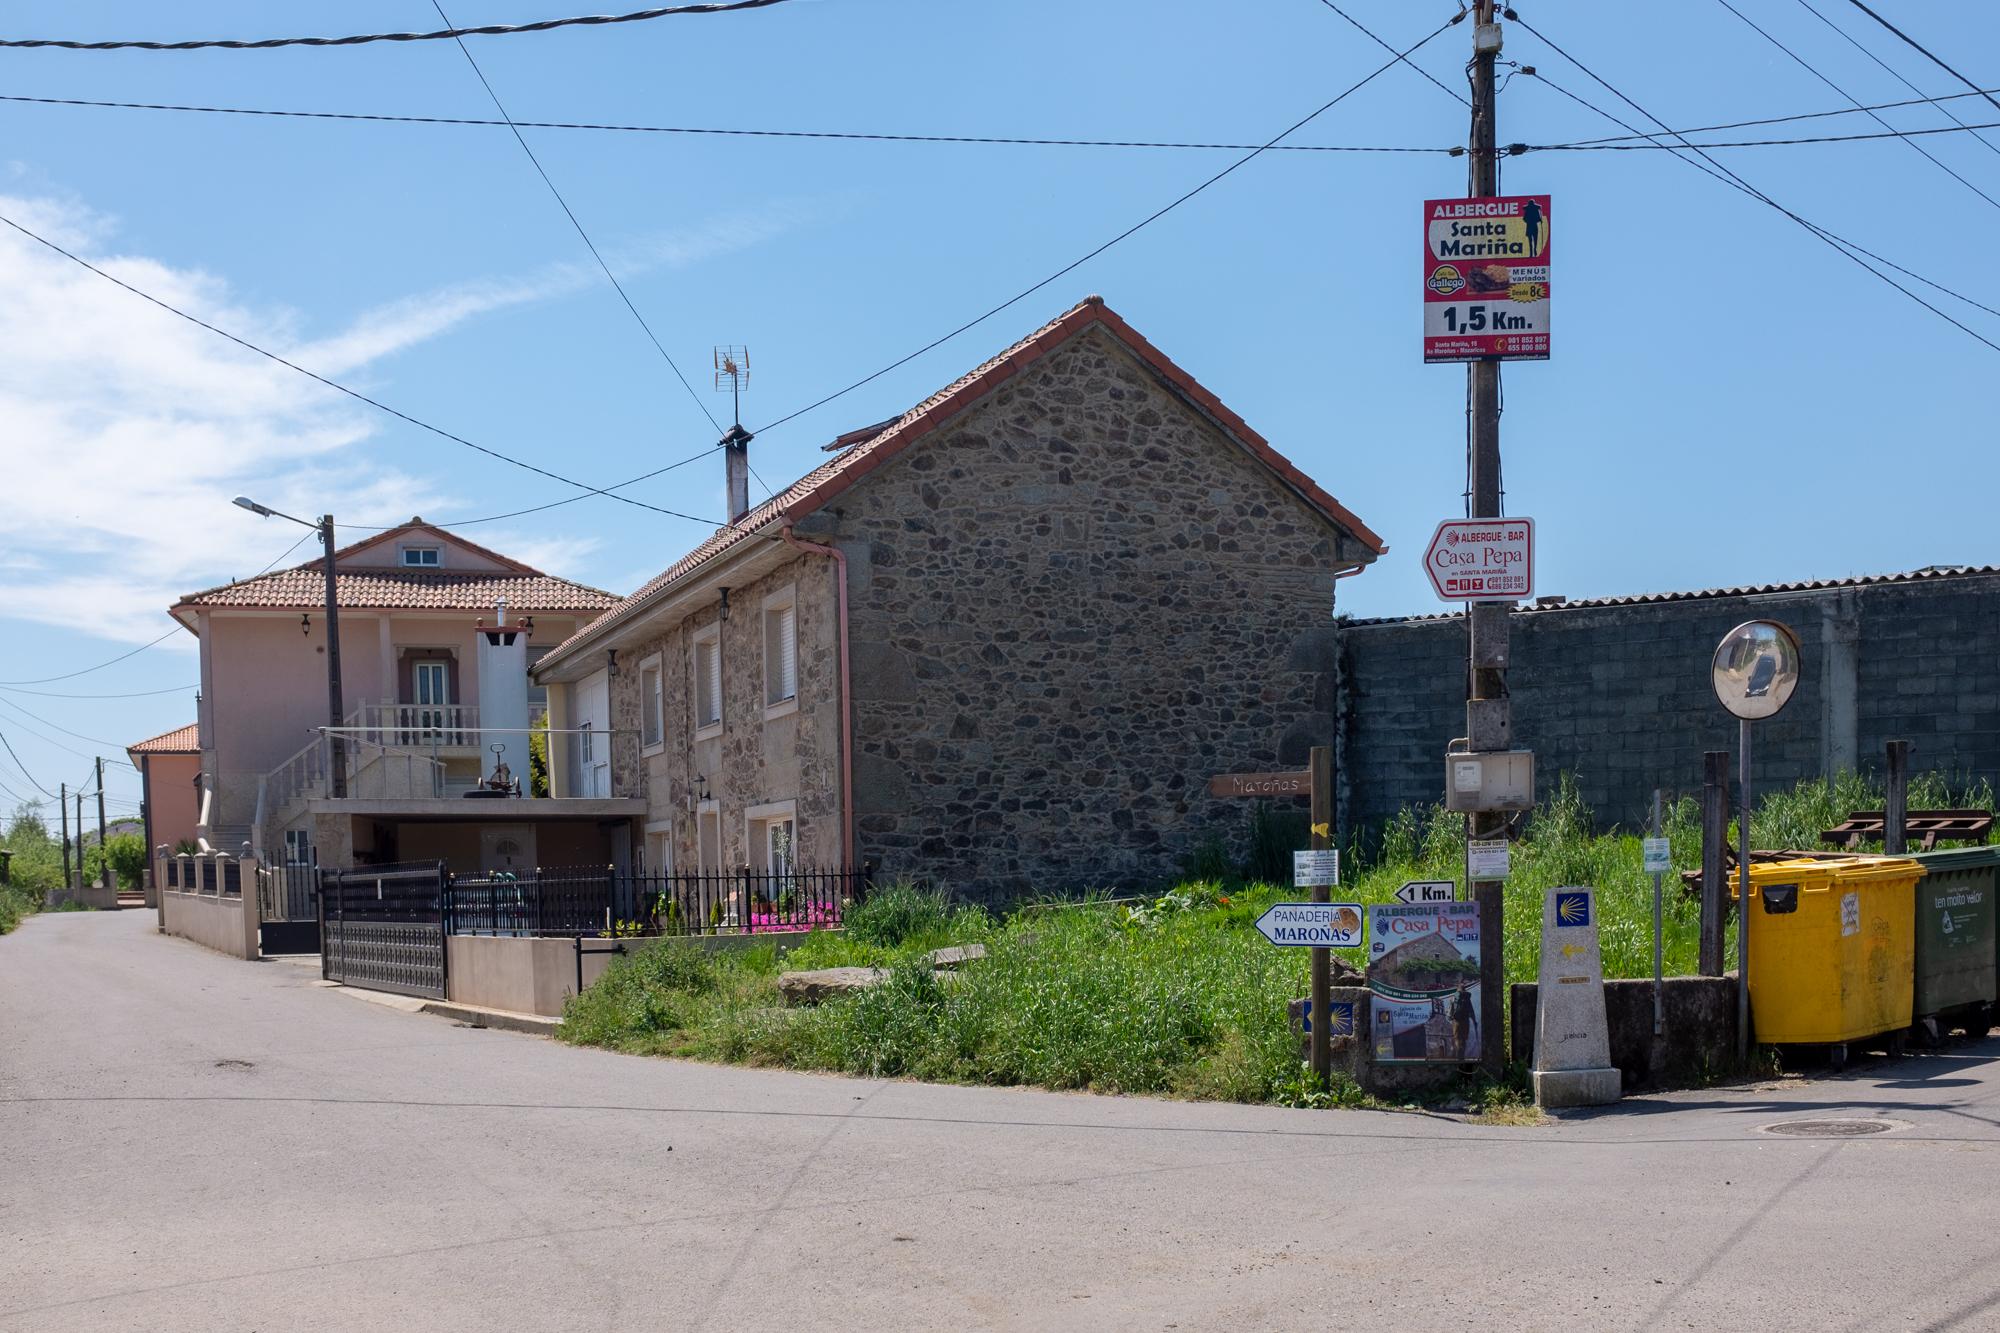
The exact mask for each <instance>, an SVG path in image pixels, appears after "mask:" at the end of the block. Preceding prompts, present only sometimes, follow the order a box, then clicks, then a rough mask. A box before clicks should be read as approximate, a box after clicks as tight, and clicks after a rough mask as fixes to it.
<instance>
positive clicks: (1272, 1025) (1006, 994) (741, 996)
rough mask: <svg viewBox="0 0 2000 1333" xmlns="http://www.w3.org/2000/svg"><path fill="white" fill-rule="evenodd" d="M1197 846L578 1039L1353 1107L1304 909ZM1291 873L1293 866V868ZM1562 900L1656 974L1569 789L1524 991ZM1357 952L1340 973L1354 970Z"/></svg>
mask: <svg viewBox="0 0 2000 1333" xmlns="http://www.w3.org/2000/svg"><path fill="white" fill-rule="evenodd" d="M1881 800H1882V798H1881V793H1880V791H1879V790H1878V789H1874V788H1871V787H1870V786H1869V785H1868V784H1867V783H1866V782H1864V781H1863V780H1861V779H1857V778H1854V777H1852V776H1846V777H1843V778H1841V779H1839V780H1838V781H1837V782H1836V783H1834V784H1833V785H1832V786H1831V788H1829V787H1828V786H1827V785H1826V784H1821V783H1810V784H1802V785H1801V786H1800V787H1798V788H1795V789H1793V790H1790V791H1783V792H1776V793H1773V794H1772V795H1771V796H1769V797H1768V798H1766V799H1765V801H1764V802H1763V803H1762V804H1761V805H1760V806H1759V807H1758V810H1757V812H1756V814H1755V816H1754V817H1753V831H1754V832H1755V834H1756V842H1757V844H1758V845H1759V846H1765V847H1768V846H1798V847H1811V846H1813V845H1815V844H1816V843H1817V841H1818V836H1819V832H1820V830H1822V829H1824V828H1828V827H1831V826H1832V825H1833V824H1834V823H1836V822H1838V820H1839V819H1841V818H1844V817H1845V816H1846V814H1847V812H1848V811H1849V810H1850V809H1861V808H1868V807H1879V806H1880V804H1881ZM1910 804H1911V806H1912V807H1913V808H1922V807H1924V806H1957V805H1964V806H1983V807H1985V808H1988V809H1990V808H1992V804H1993V794H1992V792H1991V791H1990V790H1989V789H1987V788H1985V787H1983V786H1982V787H1978V788H1974V789H1972V790H1969V791H1968V790H1952V789H1950V788H1949V785H1948V784H1946V783H1943V782H1940V781H1938V780H1936V779H1934V778H1927V779H1924V780H1923V781H1921V782H1918V783H1913V786H1912V791H1911V796H1910ZM1699 818H1700V812H1699V808H1698V806H1697V803H1696V802H1695V801H1693V800H1691V799H1684V800H1681V801H1678V802H1676V803H1675V804H1674V805H1672V806H1671V807H1670V808H1669V809H1668V810H1667V812H1666V831H1667V833H1668V836H1669V837H1670V838H1671V839H1672V841H1673V857H1674V865H1675V868H1676V870H1680V869H1687V868H1693V867H1696V866H1698V865H1699V864H1700V860H1701V846H1700V828H1699ZM1279 824H1280V821H1278V820H1274V819H1271V818H1270V817H1269V816H1265V817H1263V818H1261V819H1260V820H1259V822H1258V823H1257V824H1256V825H1255V826H1253V837H1252V849H1251V850H1252V857H1253V860H1255V861H1257V862H1259V863H1261V864H1262V866H1263V868H1265V869H1269V868H1270V866H1272V865H1275V864H1278V863H1279V862H1280V853H1283V858H1284V859H1285V860H1286V861H1288V859H1289V854H1290V849H1291V847H1293V846H1297V845H1299V843H1300V842H1302V841H1303V833H1304V830H1303V828H1302V827H1301V828H1300V829H1298V830H1297V831H1296V832H1295V833H1292V832H1286V831H1285V830H1284V829H1282V828H1281V827H1280V826H1279ZM1463 837H1464V829H1463V824H1462V822H1461V817H1460V816H1457V815H1452V814H1448V813H1446V812H1442V811H1435V810H1427V811H1419V810H1406V811H1404V812H1403V813H1402V814H1401V815H1400V816H1398V818H1397V819H1395V820H1394V821H1392V822H1391V824H1390V826H1389V827H1388V829H1387V830H1386V831H1385V833H1384V836H1383V838H1382V844H1381V852H1380V854H1379V855H1377V856H1375V857H1373V858H1370V860H1369V862H1368V863H1367V864H1365V865H1364V864H1359V863H1358V857H1356V856H1355V854H1354V853H1352V852H1350V854H1349V863H1348V866H1347V867H1346V869H1347V874H1346V879H1347V881H1348V882H1347V884H1346V885H1345V886H1344V888H1343V890H1342V893H1343V896H1347V897H1352V898H1354V899H1356V900H1359V901H1361V902H1363V903H1372V902H1386V901H1390V900H1391V899H1392V897H1393V895H1394V893H1395V890H1396V888H1397V887H1398V886H1399V885H1401V884H1402V883H1403V881H1405V880H1407V879H1454V878H1458V877H1459V876H1460V875H1461V873H1462V871H1463V857H1464V844H1463V841H1462V840H1463ZM1226 861H1227V858H1226V857H1224V856H1222V855H1221V854H1220V849H1219V848H1208V849H1204V850H1203V851H1202V852H1200V853H1198V854H1197V855H1196V857H1194V858H1192V859H1191V860H1190V869H1195V868H1200V869H1204V870H1208V871H1211V872H1213V873H1210V874H1208V875H1205V876H1202V877H1198V878H1190V879H1189V880H1188V881H1187V882H1185V883H1182V884H1179V885H1177V886H1175V887H1174V888H1172V889H1170V890H1168V891H1167V892H1164V893H1161V894H1159V895H1158V896H1156V897H1153V898H1150V899H1145V900H1141V901H1136V902H1132V901H1126V902H1118V903H1112V902H1108V901H1106V900H1104V899H1101V898H1099V899H1089V900H1085V901H1081V902H1071V903H1039V904H1034V905H1032V906H1030V907H1027V908H1024V909H1022V910H1020V911H1018V912H1015V913H1013V914H1012V915H1010V916H1007V917H1005V918H995V917H993V916H991V915H989V914H988V913H986V912H984V911H981V910H980V909H978V908H975V907H969V906H965V905H962V904H958V905H955V904H953V903H952V902H950V901H949V900H948V899H947V898H945V897H944V896H942V895H940V894H936V893H931V892H926V891H924V890H922V889H918V888H914V887H911V886H909V885H890V886H887V887H884V888H881V889H879V890H878V891H877V892H876V893H874V894H873V895H872V896H871V897H870V898H868V899H867V900H865V901H864V902H862V903H860V904H857V905H855V906H854V907H852V908H850V909H849V911H848V913H847V917H846V929H845V930H843V931H838V932H815V933H814V934H812V935H811V936H809V937H808V938H807V940H806V941H805V942H804V943H803V944H801V945H799V946H798V947H796V948H794V949H792V950H791V951H790V952H789V953H786V954H784V955H783V956H782V957H781V956H780V954H779V952H778V950H777V948H776V947H775V946H772V945H759V946H754V947H751V948H748V949H744V950H741V951H737V952H723V953H708V952H706V951H704V950H703V949H702V948H701V947H700V946H699V945H697V944H694V943H691V942H687V941H666V942H663V943H660V944H657V945H653V946H651V947H647V948H644V949H641V950H640V951H639V952H638V953H637V954H635V955H634V956H633V957H631V958H629V959H625V960H621V962H620V963H618V964H617V965H616V966H614V967H613V969H612V970H611V971H610V972H609V973H607V974H606V976H605V977H604V978H603V979H602V980H600V981H599V982H598V983H597V984H596V985H594V986H592V987H591V988H590V989H589V990H588V991H586V992H585V993H584V994H583V995H581V996H579V997H576V998H574V999H572V1000H571V1002H570V1004H569V1006H568V1011H567V1013H566V1014H565V1015H564V1020H563V1027H562V1035H563V1037H564V1038H565V1039H566V1040H569V1041H572V1042H577V1043H582V1044H591V1045H600V1046H608V1047H612V1048H614V1049H618V1050H626V1051H635V1052H642V1053H647V1054H661V1055H677V1056H687V1057H691V1058H695V1059H704V1060H721V1061H732V1062H740V1063H749V1064H764V1065H783V1066H787V1067H790V1068H796V1069H815V1070H831V1071H841V1072H846V1073H853V1074H861V1075H867V1076H871V1077H911V1078H920V1079H927V1080H933V1081H938V1082H967V1083H992V1084H1028V1085H1035V1086H1040V1087H1049V1088H1087V1089H1092V1090H1096V1091H1102V1092H1126V1093H1158V1094H1165V1095H1169V1096H1177V1097H1191V1098H1210V1099H1218V1100H1230V1101H1247V1102H1272V1103H1278V1104H1284V1105H1301V1106H1338V1105H1354V1104H1358V1103H1360V1102H1361V1101H1362V1100H1363V1098H1362V1095H1361V1092H1360V1090H1359V1089H1358V1088H1355V1087H1353V1086H1352V1085H1351V1084H1337V1085H1336V1086H1335V1087H1334V1088H1332V1089H1331V1090H1328V1091H1320V1090H1318V1089H1316V1088H1312V1087H1310V1086H1309V1083H1308V1081H1307V1079H1306V1077H1305V1073H1304V1071H1303V1069H1302V1067H1301V1065H1300V1060H1299V1043H1298V1038H1297V1037H1296V1035H1295V1034H1293V1033H1292V1031H1291V1030H1290V1027H1289V1024H1288V1022H1287V1019H1286V1016H1285V1006H1286V1003H1287V1002H1288V1001H1290V1000H1292V999H1294V998H1296V997H1298V996H1301V995H1303V994H1304V993H1305V989H1306V968H1307V963H1306V958H1305V951H1304V950H1287V949H1276V948H1273V947H1271V946H1270V945H1269V944H1267V943H1266V942H1265V941H1264V939H1263V938H1262V937H1261V936H1260V935H1258V934H1257V933H1256V931H1255V930H1254V929H1252V926H1251V923H1252V922H1253V921H1254V920H1255V919H1256V917H1257V916H1258V914H1259V913H1260V912H1262V911H1263V909H1264V908H1265V907H1267V906H1269V905H1270V904H1271V903H1273V902H1277V901H1281V900H1285V899H1290V898H1294V897H1296V896H1297V892H1298V891H1297V890H1294V889H1291V888H1288V887H1282V886H1278V885H1273V884H1271V883H1268V882H1258V881H1257V879H1256V878H1255V877H1249V876H1245V877H1241V878H1239V877H1234V876H1230V875H1228V874H1227V870H1228V866H1227V864H1226ZM1286 868H1287V869H1289V866H1288V865H1287V866H1286ZM1558 884H1589V885H1594V886H1595V887H1596V888H1597V890H1598V893H1599V920H1600V938H1601V942H1602V946H1603V953H1604V967H1605V974H1606V975H1607V976H1611V977H1639V976H1650V975H1651V973H1652V910H1653V909H1652V901H1653V892H1652V879H1651V877H1650V876H1648V875H1647V874H1646V873H1645V872H1644V870H1643V869H1642V864H1641V849H1640V842H1639V837H1638V836H1637V835H1636V834H1632V833H1628V832H1625V831H1622V830H1612V831H1609V832H1606V833H1601V834H1600V833H1597V832H1595V831H1593V829H1592V828H1591V826H1590V819H1589V815H1588V812H1587V810H1586V809H1585V807H1584V805H1583V802H1582V800H1581V799H1580V798H1579V796H1578V794H1577V792H1576V789H1575V787H1574V784H1573V783H1571V782H1569V781H1568V780H1567V779H1565V780H1564V781H1562V782H1561V783H1560V784H1559V787H1558V790H1557V792H1556V793H1555V795H1554V797H1553V799H1551V800H1550V801H1548V802H1547V803H1546V804H1545V805H1544V806H1543V807H1542V808H1541V809H1540V810H1538V811H1537V812H1536V814H1535V816H1534V818H1533V819H1532V820H1531V821H1530V823H1529V825H1528V827H1527V829H1526V832H1525V836H1524V837H1523V839H1522V841H1521V842H1520V843H1519V844H1517V846H1516V848H1515V851H1514V865H1513V875H1512V876H1511V878H1510V879H1509V881H1508V885H1507V892H1506V907H1505V924H1506V930H1505V934H1506V953H1507V973H1508V979H1509V980H1510V981H1526V980H1533V979H1534V976H1535V971H1536V966H1537V961H1538V957H1537V955H1538V951H1539V942H1540V941H1539V931H1540V921H1541V901H1542V896H1543V893H1544V891H1545V890H1546V889H1548V888H1549V887H1551V886H1554V885H1558ZM1663 916H1664V931H1663V941H1664V953H1665V959H1666V968H1667V971H1668V972H1669V973H1670V974H1672V973H1686V972H1691V971H1693V970H1694V967H1695V964H1696V954H1697V949H1698V939H1697V936H1698V929H1699V908H1698V905H1697V904H1696V903H1695V902H1694V901H1693V900H1691V899H1689V898H1688V897H1686V896H1685V895H1683V894H1682V893H1681V892H1680V884H1679V880H1678V878H1677V877H1670V878H1669V879H1668V880H1667V883H1666V893H1665V899H1664V913H1663ZM974 943H977V944H983V945H985V946H986V950H987V956H986V958H985V959H984V960H983V961H980V962H977V963H974V964H972V965H970V966H968V967H966V968H965V969H964V970H962V971H961V972H958V973H955V974H952V973H940V972H937V971H935V970H934V969H933V968H932V966H931V963H930V958H929V955H930V953H931V951H932V950H934V949H937V948H940V947H942V946H946V945H954V944H974ZM1359 955H1360V951H1359V950H1355V951H1350V952H1349V956H1348V961H1349V962H1351V963H1353V964H1355V965H1356V966H1361V965H1363V960H1362V958H1361V957H1360V956H1359ZM849 965H856V966H869V967H881V968H885V969H887V970H888V972H889V976H888V979H887V980H886V981H885V982H884V983H883V984H881V985H879V986H877V987H874V988H873V989H870V990H867V991H864V992H862V993H860V994H858V995H855V996H853V997H851V998H847V999H841V1000H836V1001H831V1002H829V1003H826V1004H824V1005H821V1006H819V1007H816V1008H809V1009H786V1008H782V1007H781V1006H780V1004H779V998H778V991H777V978H778V975H779V973H780V972H781V971H791V970H803V969H811V968H823V967H836V966H849ZM1458 1100H1460V1101H1461V1102H1464V1103H1467V1104H1469V1105H1470V1106H1471V1107H1472V1108H1473V1109H1475V1110H1478V1111H1480V1112H1481V1113H1482V1114H1483V1115H1485V1116H1486V1117H1488V1118H1491V1119H1498V1120H1503V1121H1505V1120H1509V1119H1510V1118H1512V1119H1518V1118H1519V1117H1521V1116H1524V1115H1527V1114H1529V1113H1528V1112H1524V1111H1522V1110H1521V1109H1520V1106H1521V1100H1520V1096H1519V1093H1518V1090H1517V1089H1516V1088H1514V1087H1513V1086H1512V1084H1498V1085H1491V1086H1487V1085H1479V1086H1476V1087H1473V1086H1469V1087H1468V1088H1467V1089H1466V1090H1464V1092H1463V1094H1462V1095H1459V1096H1458Z"/></svg>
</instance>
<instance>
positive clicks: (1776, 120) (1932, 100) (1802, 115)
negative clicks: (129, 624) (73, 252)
mask: <svg viewBox="0 0 2000 1333" xmlns="http://www.w3.org/2000/svg"><path fill="white" fill-rule="evenodd" d="M1994 91H1995V92H2000V88H1996V89H1994ZM1981 95H1982V94H1980V93H1946V94H1944V95H1943V96H1941V97H1906V98H1904V99H1903V100H1902V101H1900V102H1873V103H1870V104H1869V105H1867V106H1865V107H1852V106H1844V107H1840V108H1838V109H1836V110H1833V111H1801V112H1798V113H1797V114H1794V115H1790V116H1765V117H1763V118H1762V119H1759V120H1732V121H1727V122H1725V123H1723V124H1720V125H1696V126H1693V127H1691V128H1688V129H1682V130H1674V131H1672V133H1673V134H1674V135H1676V136H1684V135H1689V134H1714V133H1717V132H1718V131H1721V130H1747V129H1752V128H1755V127H1756V126H1759V125H1788V124H1791V123H1792V122H1793V121H1799V120H1825V119H1826V118H1828V117H1829V116H1856V115H1860V114H1861V113H1862V112H1863V111H1893V110H1895V109H1896V108H1898V107H1906V106H1931V105H1935V104H1938V103H1943V102H1956V101H1958V100H1960V99H1961V98H1966V97H1979V96H1981ZM5 100H6V99H5V98H4V97H0V101H5ZM1609 119H1612V120H1614V121H1615V120H1616V117H1609ZM1656 137H1658V136H1656V135H1650V134H1644V133H1635V134H1607V135H1605V136H1603V137H1602V138H1597V139H1575V140H1571V141H1570V142H1569V143H1568V144H1565V145H1563V146H1564V147H1569V146H1573V145H1576V144H1599V143H1622V142H1625V141H1626V140H1629V139H1651V138H1656Z"/></svg>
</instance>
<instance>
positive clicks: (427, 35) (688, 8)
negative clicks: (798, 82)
mask: <svg viewBox="0 0 2000 1333" xmlns="http://www.w3.org/2000/svg"><path fill="white" fill-rule="evenodd" d="M784 3H785V0H714V3H708V4H692V5H667V6H664V7H661V8H658V9H640V10H635V11H633V12H632V13H630V14H586V15H581V16H579V17H576V18H565V19H542V20H540V21H539V22H536V23H489V24H487V25H485V26H483V27H478V28H452V27H447V28H445V30H444V31H442V32H370V33H361V34H358V35H356V36H353V37H266V38H262V39H259V40H256V41H244V40H237V39H214V40H207V41H191V42H145V41H123V42H81V41H61V40H56V39H54V38H14V39H11V40H0V48H5V47H16V48H23V49H30V50H38V49H41V48H52V49H55V50H61V51H272V50H276V49H277V48H278V47H281V46H362V45H365V44H367V43H369V42H435V41H441V40H443V39H444V38H447V37H450V38H454V39H456V38H460V37H513V36H516V35H518V34H521V33H529V32H553V31H555V30H556V29H557V28H579V27H604V26H606V25H608V24H613V23H644V22H646V21H647V20H649V19H659V18H672V17H675V16H677V15H681V14H727V13H731V12H733V11H736V10H739V9H765V8H768V7H769V6H771V5H781V4H784ZM445 22H446V23H447V24H449V23H450V22H451V20H449V19H446V20H445Z"/></svg>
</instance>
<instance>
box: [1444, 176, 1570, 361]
mask: <svg viewBox="0 0 2000 1333" xmlns="http://www.w3.org/2000/svg"><path fill="white" fill-rule="evenodd" d="M1548 355H1549V196H1548V195H1545V194H1517V195H1504V196H1500V197H1497V198H1486V199H1429V200H1426V201H1425V202H1424V360H1425V361H1545V360H1547V359H1548Z"/></svg>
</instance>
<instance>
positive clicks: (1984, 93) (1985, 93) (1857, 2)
mask: <svg viewBox="0 0 2000 1333" xmlns="http://www.w3.org/2000/svg"><path fill="white" fill-rule="evenodd" d="M1847 3H1849V4H1851V5H1853V6H1854V7H1855V8H1856V9H1858V10H1860V11H1861V12H1862V13H1864V14H1866V15H1867V16H1868V17H1869V18H1871V19H1874V20H1875V21H1876V22H1877V23H1879V24H1881V25H1882V26H1883V27H1885V28H1887V29H1888V30H1889V31H1890V32H1892V33H1894V34H1895V35H1896V36H1898V37H1900V38H1902V39H1903V40H1904V41H1905V42H1907V43H1909V45H1910V46H1912V47H1914V48H1915V49H1916V50H1917V52H1918V53H1919V54H1921V55H1922V56H1923V58H1924V59H1926V60H1928V61H1930V62H1931V63H1932V64H1933V65H1936V66H1937V67H1938V68H1939V69H1941V70H1943V71H1944V72H1945V73H1947V74H1949V75H1951V77H1953V78H1954V79H1957V80H1958V81H1959V82H1960V83H1962V84H1964V85H1965V86H1966V87H1968V88H1972V89H1978V90H1979V95H1980V96H1981V97H1984V98H1985V99H1986V100H1987V101H1989V102H1993V92H1994V91H1995V90H1991V89H1979V85H1978V84H1976V83H1974V82H1973V81H1972V80H1971V79H1968V78H1966V77H1965V76H1964V75H1963V74H1960V73H1959V72H1958V71H1957V70H1955V69H1953V68H1952V67H1951V66H1950V65H1947V64H1945V63H1944V61H1942V60H1940V59H1938V58H1937V57H1936V56H1934V55H1932V54H1931V53H1930V51H1929V50H1928V49H1927V48H1926V47H1924V46H1923V44H1922V43H1920V42H1918V41H1917V39H1916V38H1914V37H1912V36H1910V34H1908V33H1907V32H1904V31H1903V30H1902V29H1901V28H1899V27H1897V26H1896V25H1895V24H1893V23H1891V22H1889V20H1887V19H1885V18H1883V17H1882V16H1881V15H1880V14H1877V13H1876V12H1875V11H1874V10H1872V9H1870V8H1869V7H1868V6H1867V5H1864V4H1862V3H1861V0H1847ZM1993 109H1994V110H1995V111H2000V102H1993Z"/></svg>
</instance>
